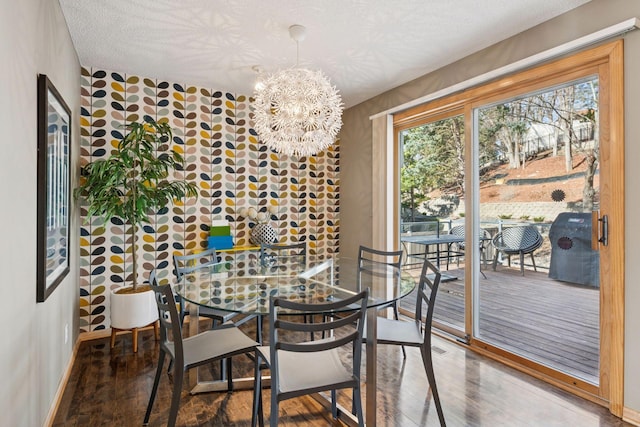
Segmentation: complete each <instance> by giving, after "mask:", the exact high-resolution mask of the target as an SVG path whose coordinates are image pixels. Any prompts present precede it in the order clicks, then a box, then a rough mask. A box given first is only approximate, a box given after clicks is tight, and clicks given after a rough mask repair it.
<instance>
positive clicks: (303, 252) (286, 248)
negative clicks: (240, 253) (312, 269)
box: [260, 241, 307, 270]
mask: <svg viewBox="0 0 640 427" xmlns="http://www.w3.org/2000/svg"><path fill="white" fill-rule="evenodd" d="M260 263H261V265H262V266H263V267H266V268H270V269H273V270H277V269H285V268H286V267H287V266H295V267H299V268H300V269H301V270H302V269H304V268H305V267H306V266H307V242H304V241H303V242H298V243H290V244H273V245H261V246H260Z"/></svg>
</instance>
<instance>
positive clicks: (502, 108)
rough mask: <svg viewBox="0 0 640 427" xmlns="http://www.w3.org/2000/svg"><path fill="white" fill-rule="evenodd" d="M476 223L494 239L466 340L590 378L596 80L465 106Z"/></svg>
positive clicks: (595, 327)
mask: <svg viewBox="0 0 640 427" xmlns="http://www.w3.org/2000/svg"><path fill="white" fill-rule="evenodd" d="M474 114H475V116H476V118H477V124H478V125H477V127H476V133H475V135H474V136H475V138H474V140H475V142H476V144H478V147H479V158H478V160H479V168H478V176H477V177H476V179H477V180H478V182H479V194H478V196H479V201H480V209H479V220H480V224H481V226H482V228H483V230H486V231H487V232H488V233H490V234H491V235H492V236H494V243H493V248H492V250H493V254H492V257H491V258H492V262H491V264H492V269H491V271H490V272H487V274H486V278H485V279H483V280H480V281H479V282H478V288H477V292H476V301H477V304H476V307H477V309H476V310H475V311H474V315H475V317H474V320H475V321H474V337H476V338H477V339H478V340H482V341H483V342H484V343H487V344H488V345H491V346H494V347H496V348H498V349H500V350H504V351H507V352H509V353H513V354H515V355H517V356H519V357H522V358H524V359H527V360H531V361H533V362H536V363H539V364H541V365H543V366H545V367H548V368H551V369H553V370H557V371H559V372H561V373H563V374H567V375H569V376H571V377H575V378H579V379H581V380H584V381H586V382H588V383H590V384H596V385H597V384H598V382H599V362H600V325H599V319H600V300H599V295H600V293H599V288H600V281H599V271H600V257H599V252H598V251H597V250H594V249H593V248H592V234H593V232H594V230H593V229H592V211H597V210H598V209H599V205H600V191H599V190H600V176H599V158H600V152H599V146H600V144H599V133H600V132H599V122H598V117H599V115H600V114H599V84H598V77H597V76H588V77H586V78H584V79H580V80H578V81H573V82H567V83H564V84H562V85H560V86H556V87H548V88H544V89H542V90H539V91H536V92H534V93H526V94H523V95H519V96H517V97H514V98H512V99H506V100H502V101H500V102H497V103H494V104H491V105H487V106H483V107H480V108H477V109H476V110H474Z"/></svg>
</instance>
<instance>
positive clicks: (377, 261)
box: [357, 245, 407, 359]
mask: <svg viewBox="0 0 640 427" xmlns="http://www.w3.org/2000/svg"><path fill="white" fill-rule="evenodd" d="M402 254H403V251H402V249H400V250H397V251H383V250H379V249H373V248H368V247H366V246H363V245H360V248H359V249H358V279H357V280H358V289H360V279H361V274H362V273H363V272H364V271H369V272H372V273H374V274H375V270H376V268H377V267H380V266H381V265H389V266H392V267H395V268H396V269H397V271H398V275H399V274H400V268H401V267H402ZM387 307H392V308H393V317H394V318H395V319H396V320H398V301H393V302H392V303H390V304H386V305H383V306H381V307H379V310H382V309H385V308H387ZM402 356H403V357H404V358H405V359H406V357H407V353H406V351H405V349H404V347H402Z"/></svg>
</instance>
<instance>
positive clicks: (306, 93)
mask: <svg viewBox="0 0 640 427" xmlns="http://www.w3.org/2000/svg"><path fill="white" fill-rule="evenodd" d="M305 31H306V29H305V27H303V26H301V25H292V26H291V27H289V35H290V36H291V38H292V39H293V40H295V41H296V46H297V47H298V49H299V42H300V40H303V39H304V36H305ZM253 108H254V129H255V131H256V132H257V133H258V136H259V137H260V139H261V140H262V142H263V143H264V144H266V145H267V146H268V147H269V148H271V149H272V150H274V151H276V152H278V153H282V154H286V155H289V156H291V155H293V156H310V155H314V154H317V153H319V152H321V151H324V150H325V149H326V148H327V147H329V146H330V145H331V144H333V143H334V142H335V139H336V136H337V135H338V132H339V131H340V127H341V126H342V109H343V107H342V99H341V98H340V95H339V94H338V90H337V89H336V87H335V86H332V85H331V83H330V82H329V80H328V79H327V78H326V77H325V76H324V74H322V72H320V71H311V70H308V69H306V68H299V67H298V63H297V60H296V67H294V68H289V69H286V70H282V71H279V72H277V73H275V74H272V75H270V76H268V77H266V78H265V79H263V80H261V81H260V82H259V84H257V85H256V90H255V92H254V101H253Z"/></svg>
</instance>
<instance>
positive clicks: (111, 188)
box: [73, 117, 197, 292]
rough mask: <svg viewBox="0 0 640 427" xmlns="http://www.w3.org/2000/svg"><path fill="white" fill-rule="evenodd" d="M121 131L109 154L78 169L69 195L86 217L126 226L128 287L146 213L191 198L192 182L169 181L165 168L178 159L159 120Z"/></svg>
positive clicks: (194, 191)
mask: <svg viewBox="0 0 640 427" xmlns="http://www.w3.org/2000/svg"><path fill="white" fill-rule="evenodd" d="M126 130H127V131H128V133H127V135H126V136H125V137H124V138H123V139H122V140H121V141H120V142H119V143H118V148H117V150H116V151H115V152H113V153H112V154H111V155H110V156H109V157H107V158H104V159H99V160H96V161H94V162H90V163H88V164H87V165H85V166H84V167H82V169H81V180H80V186H79V187H77V188H76V189H75V190H74V192H73V196H74V198H75V199H76V200H78V199H80V198H82V199H84V200H85V201H86V204H87V220H88V219H89V218H91V217H92V216H99V217H101V218H102V220H103V221H104V222H105V223H106V222H108V221H109V220H111V218H113V217H118V218H120V219H122V220H123V221H124V222H125V223H127V224H129V225H130V226H131V227H130V236H131V242H132V245H133V250H132V257H133V291H134V292H135V291H136V289H137V286H138V283H137V277H138V276H137V268H136V266H137V262H136V252H137V245H136V238H135V237H136V232H137V230H138V227H139V226H141V225H142V224H143V223H149V222H150V220H149V214H151V213H152V212H157V211H158V210H159V209H161V208H164V207H165V206H167V205H169V204H170V203H173V201H174V200H176V199H180V198H183V197H185V196H188V197H197V186H196V185H195V184H193V183H190V182H187V181H181V180H175V181H170V180H169V179H168V177H169V172H170V171H172V170H174V169H176V168H177V167H179V166H180V165H181V163H182V162H183V159H182V156H181V155H180V154H179V153H178V152H176V151H175V150H173V149H169V142H171V138H172V131H171V127H170V126H169V125H168V124H167V123H165V122H162V123H158V122H156V121H155V120H153V119H151V118H149V117H145V122H142V123H138V122H132V123H130V124H128V125H127V126H126Z"/></svg>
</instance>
